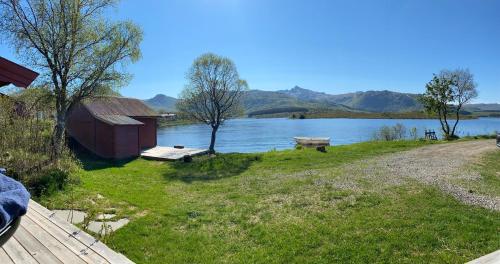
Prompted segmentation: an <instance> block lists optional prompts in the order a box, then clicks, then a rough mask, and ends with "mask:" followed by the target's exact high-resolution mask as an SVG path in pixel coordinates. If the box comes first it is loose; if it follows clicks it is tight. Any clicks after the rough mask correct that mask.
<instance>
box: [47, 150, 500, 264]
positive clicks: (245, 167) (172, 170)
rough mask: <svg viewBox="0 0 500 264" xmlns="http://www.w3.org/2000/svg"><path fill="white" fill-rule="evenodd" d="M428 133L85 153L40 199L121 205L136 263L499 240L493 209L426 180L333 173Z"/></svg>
mask: <svg viewBox="0 0 500 264" xmlns="http://www.w3.org/2000/svg"><path fill="white" fill-rule="evenodd" d="M425 144H430V143H427V142H420V141H396V142H367V143H360V144H354V145H349V146H337V147H329V148H328V151H327V153H321V152H317V151H315V150H313V149H302V150H288V151H271V152H267V153H259V154H221V155H218V156H217V157H216V158H208V157H199V158H195V159H194V161H193V162H192V163H182V162H157V161H147V160H143V159H137V160H133V161H130V162H118V163H111V162H105V161H100V160H92V159H88V158H84V159H82V162H83V164H84V166H85V169H84V170H83V171H82V172H81V173H80V174H79V176H80V178H81V184H80V185H78V186H76V187H74V188H73V189H72V190H71V191H69V190H68V191H66V192H63V193H59V194H58V195H55V196H52V197H46V198H44V199H43V200H42V202H43V204H44V205H46V206H49V207H52V208H64V207H67V205H68V203H69V202H70V201H73V202H74V203H75V205H76V206H77V207H79V208H83V209H88V208H92V207H95V206H96V205H95V204H96V201H97V204H99V205H100V206H104V207H106V208H112V209H113V210H115V211H116V212H117V213H118V214H120V215H123V216H127V217H129V218H130V219H131V220H132V221H131V223H129V224H128V225H127V226H125V227H124V228H122V229H120V230H118V231H117V232H116V233H115V234H114V235H113V236H112V237H110V239H109V241H108V242H107V244H108V245H110V246H111V247H112V248H113V249H116V250H118V251H120V252H123V253H124V254H125V255H126V256H127V257H129V258H131V259H132V260H134V261H136V262H138V263H186V262H187V263H221V262H230V263H283V262H285V263H289V262H293V263H332V262H339V263H347V262H349V263H373V262H380V263H387V262H392V263H402V262H403V263H428V262H448V263H460V262H465V261H467V260H471V259H473V258H476V257H479V256H481V255H483V254H485V253H489V252H490V251H494V250H496V249H498V248H499V247H500V235H499V232H498V231H499V230H498V226H500V214H499V213H495V212H492V211H488V210H486V209H481V208H477V207H471V206H466V205H463V204H461V203H459V202H458V201H456V200H455V199H453V198H452V197H450V196H449V195H445V194H443V193H441V192H440V191H439V190H437V189H435V188H433V187H429V186H423V185H420V184H418V183H405V184H402V185H400V186H397V187H391V188H386V189H383V190H370V189H368V190H366V191H355V190H352V189H350V188H349V186H337V185H335V179H336V178H337V177H338V176H339V175H340V174H341V172H342V167H343V166H345V165H347V164H350V163H352V162H355V161H359V160H363V159H366V158H370V157H375V156H379V155H382V154H386V153H393V152H397V151H402V150H407V149H411V148H415V147H419V146H422V145H425ZM352 177H353V180H356V179H355V177H356V176H355V175H353V176H352ZM360 182H361V183H362V182H363V180H362V179H360ZM364 184H366V185H367V186H370V183H367V182H364ZM494 184H497V183H494ZM98 194H99V195H98ZM101 196H102V197H101ZM97 197H99V198H97Z"/></svg>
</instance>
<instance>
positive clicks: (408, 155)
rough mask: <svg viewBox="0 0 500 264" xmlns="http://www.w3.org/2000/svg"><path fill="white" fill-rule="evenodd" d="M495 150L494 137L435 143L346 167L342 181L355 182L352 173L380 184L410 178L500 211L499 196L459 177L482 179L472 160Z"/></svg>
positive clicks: (341, 182) (341, 183)
mask: <svg viewBox="0 0 500 264" xmlns="http://www.w3.org/2000/svg"><path fill="white" fill-rule="evenodd" d="M492 151H500V150H498V148H497V147H496V145H495V142H494V141H493V140H476V141H466V142H458V143H450V144H436V145H430V146H425V147H421V148H417V149H413V150H409V151H404V152H398V153H395V154H390V155H384V156H381V157H378V158H375V159H371V160H365V161H362V162H359V163H358V164H351V165H350V166H348V167H346V168H345V170H344V173H343V176H344V177H340V179H343V180H341V181H340V182H337V183H338V184H339V185H345V186H352V184H353V182H352V181H351V180H349V179H352V178H351V177H350V176H352V175H353V174H355V175H357V176H358V177H361V178H362V179H365V180H369V182H372V183H375V184H379V185H381V186H389V185H398V184H401V183H402V182H405V181H407V180H409V179H414V180H417V181H418V182H421V183H424V184H429V185H434V186H437V187H438V188H439V189H441V190H442V191H444V192H446V193H449V194H451V195H452V196H453V197H455V198H456V199H458V200H459V201H461V202H463V203H466V204H470V205H477V206H481V207H485V208H488V209H491V210H497V211H500V197H498V196H487V195H481V194H477V193H475V192H474V191H470V190H468V189H467V188H464V187H462V186H459V185H458V184H457V182H458V181H464V180H465V181H468V180H479V179H480V178H481V175H480V174H479V173H478V172H477V171H475V170H474V169H473V168H472V166H470V165H471V164H473V163H475V162H477V161H479V160H480V158H481V157H482V156H483V155H484V154H486V153H488V152H492Z"/></svg>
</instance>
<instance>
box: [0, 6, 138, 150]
mask: <svg viewBox="0 0 500 264" xmlns="http://www.w3.org/2000/svg"><path fill="white" fill-rule="evenodd" d="M115 3H116V1H115V0H0V14H1V17H0V30H1V32H2V35H3V37H4V38H6V39H7V40H8V42H9V43H10V44H11V45H12V46H13V48H15V50H16V52H17V54H18V55H19V56H20V57H21V58H22V59H24V60H25V61H26V63H28V64H29V65H31V66H32V67H34V68H36V69H38V70H39V71H40V72H41V76H40V77H39V81H40V82H42V83H46V84H50V89H51V91H52V93H53V94H54V98H55V110H56V123H55V125H54V130H53V134H52V137H51V141H52V150H53V158H55V159H58V158H59V157H60V155H61V151H62V149H63V147H62V146H63V143H64V141H63V140H64V133H65V126H66V114H67V112H68V110H69V109H70V108H71V107H72V106H73V105H75V104H77V103H78V102H80V101H81V100H83V99H85V98H88V97H92V96H95V95H97V94H100V93H103V92H104V91H110V90H111V89H113V88H116V87H118V86H120V85H122V84H123V82H124V81H126V80H127V79H128V75H127V74H126V73H124V72H123V66H125V65H126V64H128V63H130V62H135V61H136V60H138V59H139V57H140V49H139V44H140V42H141V40H142V31H141V30H140V29H139V28H138V27H137V26H136V25H134V24H133V23H131V22H128V21H126V22H111V21H109V20H107V19H105V18H104V16H103V13H104V12H105V10H106V9H107V8H109V7H111V6H113V5H114V4H115Z"/></svg>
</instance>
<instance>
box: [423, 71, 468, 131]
mask: <svg viewBox="0 0 500 264" xmlns="http://www.w3.org/2000/svg"><path fill="white" fill-rule="evenodd" d="M476 97H477V90H476V83H475V82H474V76H473V75H472V74H471V73H470V72H469V70H463V69H457V70H454V71H449V70H443V71H441V72H440V73H439V75H434V77H433V79H432V80H431V81H430V82H429V83H427V85H426V92H425V93H424V94H423V95H422V96H421V97H420V101H421V103H422V104H423V105H424V107H425V109H426V110H427V111H428V112H431V113H435V114H437V115H438V117H439V122H440V124H441V129H442V131H443V133H444V136H445V138H446V139H454V138H456V137H457V136H456V135H455V132H456V128H457V125H458V123H459V121H460V111H461V110H462V108H463V106H464V105H465V104H467V103H469V102H470V101H471V100H472V99H474V98H476ZM453 114H454V116H455V123H454V124H453V126H450V124H449V122H448V118H450V116H451V115H453Z"/></svg>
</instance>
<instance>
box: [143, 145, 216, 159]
mask: <svg viewBox="0 0 500 264" xmlns="http://www.w3.org/2000/svg"><path fill="white" fill-rule="evenodd" d="M206 153H208V150H207V149H195V148H183V149H177V148H172V147H160V146H158V147H154V148H151V149H147V150H144V151H143V152H141V157H143V158H148V159H155V160H180V159H182V158H184V156H191V157H192V156H196V155H203V154H206Z"/></svg>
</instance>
